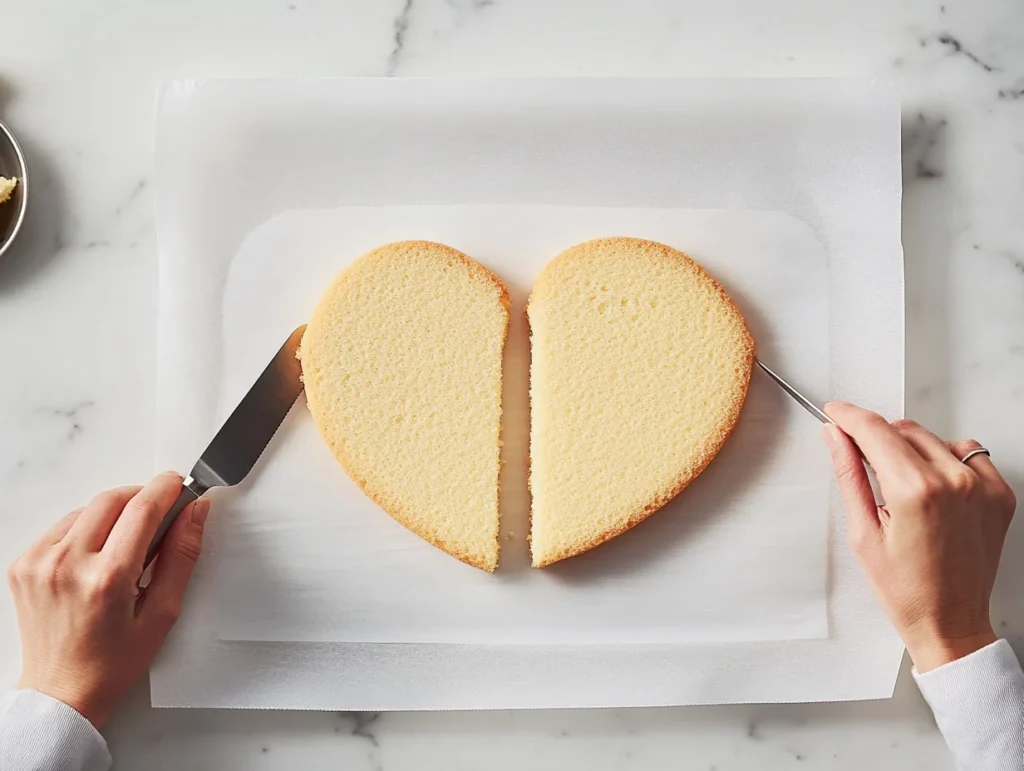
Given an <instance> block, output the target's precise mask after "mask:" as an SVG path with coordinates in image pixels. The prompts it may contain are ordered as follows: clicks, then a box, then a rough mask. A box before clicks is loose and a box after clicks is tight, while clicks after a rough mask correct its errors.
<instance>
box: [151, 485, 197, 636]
mask: <svg viewBox="0 0 1024 771" xmlns="http://www.w3.org/2000/svg"><path fill="white" fill-rule="evenodd" d="M209 513H210V501H209V499H208V498H200V499H199V500H198V501H196V502H195V503H193V504H192V505H191V506H189V507H188V508H186V509H185V510H184V511H183V512H181V514H180V515H179V516H178V518H177V519H176V520H175V521H174V524H173V525H171V529H170V530H169V531H168V532H167V538H166V539H165V540H164V543H163V545H162V546H161V547H160V554H159V555H158V556H157V558H156V565H154V567H153V580H152V581H150V583H149V586H148V587H146V595H145V600H144V601H143V603H142V607H141V608H140V611H139V617H140V619H141V620H142V622H143V623H144V624H147V625H149V624H153V625H155V626H157V627H158V628H160V629H161V632H162V634H166V633H167V632H168V631H170V628H171V627H172V626H173V625H174V622H175V621H177V620H178V616H180V615H181V604H182V600H183V599H184V597H185V589H186V588H188V582H189V579H190V578H191V577H192V570H193V568H195V566H196V561H197V560H198V559H199V553H200V551H201V550H202V547H203V528H204V526H205V525H206V516H207V515H208V514H209Z"/></svg>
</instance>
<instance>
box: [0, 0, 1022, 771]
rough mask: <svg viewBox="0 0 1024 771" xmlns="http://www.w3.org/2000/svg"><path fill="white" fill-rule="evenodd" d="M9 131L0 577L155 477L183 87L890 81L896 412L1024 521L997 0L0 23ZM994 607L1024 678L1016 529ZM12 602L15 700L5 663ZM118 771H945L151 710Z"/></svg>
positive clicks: (861, 707)
mask: <svg viewBox="0 0 1024 771" xmlns="http://www.w3.org/2000/svg"><path fill="white" fill-rule="evenodd" d="M0 18H3V19H4V27H5V29H8V28H9V29H11V30H16V31H17V34H14V35H9V36H6V37H5V40H4V43H3V48H4V56H3V57H2V59H0V114H2V115H3V118H4V120H5V122H7V123H9V124H10V125H11V127H12V128H13V129H14V130H15V131H16V133H17V134H18V135H19V137H20V138H21V140H22V142H23V144H24V145H25V150H26V153H27V155H28V161H29V164H30V165H31V168H32V173H33V190H32V201H31V206H30V212H29V218H28V221H27V222H26V228H25V231H23V235H22V237H21V238H20V239H19V243H18V244H17V245H16V247H15V249H14V250H12V251H11V252H9V253H8V254H7V255H5V257H4V258H3V259H2V260H0V354H2V357H3V361H4V366H3V367H2V368H0V373H2V376H0V479H2V480H3V481H4V483H5V484H4V487H5V494H4V497H3V501H2V503H0V517H2V525H0V527H2V533H3V538H0V561H3V562H4V563H7V562H9V561H10V560H11V559H13V557H14V556H15V555H16V554H17V553H18V552H19V551H21V550H22V549H23V548H24V547H25V546H26V545H27V544H28V543H29V542H30V540H31V539H32V538H33V537H35V535H37V534H38V533H39V532H40V531H41V530H42V529H43V527H44V526H45V525H47V524H48V523H49V522H50V521H52V520H54V519H56V518H57V517H58V516H60V515H62V514H63V513H65V512H66V511H68V510H70V509H72V508H74V507H75V506H77V505H81V504H82V503H84V502H85V501H86V500H87V499H88V498H89V497H90V496H91V495H92V494H93V493H94V492H95V491H96V490H97V489H99V488H102V487H109V486H113V485H117V484H125V483H129V482H136V481H142V480H144V479H145V478H147V476H148V475H149V474H150V472H151V471H152V469H151V463H150V457H151V449H152V447H151V445H152V441H151V435H152V425H153V416H152V403H153V366H154V363H155V355H154V351H153V346H154V344H155V323H156V308H155V299H156V259H155V258H156V239H155V235H154V230H153V218H152V214H151V211H152V198H151V196H152V191H151V189H150V185H149V174H150V166H151V157H150V155H151V149H152V130H153V120H152V118H153V104H154V99H153V92H154V88H155V87H156V85H157V84H158V83H159V82H160V81H162V80H164V79H167V78H170V77H177V76H205V75H209V76H216V75H220V76H303V75H305V76H308V75H382V74H386V75H398V76H425V75H451V76H460V75H463V76H464V75H471V76H486V75H494V76H503V75H506V76H507V75H556V74H557V75H644V76H657V75H690V76H727V77H734V76H735V77H741V76H781V77H785V76H816V75H817V76H823V75H829V76H837V75H838V76H842V75H850V76H884V77H889V78H892V79H893V80H894V81H895V82H896V83H897V85H898V87H899V89H900V91H901V94H902V96H903V99H904V125H903V138H904V184H905V192H904V203H903V215H904V246H905V251H906V282H907V343H908V344H907V348H908V361H907V393H908V404H907V411H908V413H909V414H910V415H911V416H912V417H915V418H918V419H920V420H922V421H924V422H926V423H928V424H929V425H931V426H933V427H934V428H935V429H936V430H937V431H939V432H940V433H942V434H943V435H945V436H948V437H950V438H964V437H976V438H978V439H980V440H982V441H983V442H984V443H985V444H986V445H987V446H988V447H990V448H991V449H992V451H993V455H994V457H995V458H996V460H997V461H998V462H999V464H1000V466H1001V467H1002V468H1003V469H1004V470H1005V471H1006V473H1007V475H1008V476H1009V477H1010V479H1011V481H1012V482H1013V484H1014V485H1015V486H1016V488H1017V490H1018V492H1019V493H1020V494H1021V497H1022V498H1024V443H1022V441H1021V439H1020V436H1021V434H1022V431H1021V429H1022V428H1024V216H1022V212H1024V208H1022V196H1024V188H1022V186H1021V179H1024V7H1022V6H1021V5H1020V4H1016V3H1008V2H1004V1H1002V0H948V1H947V2H945V3H942V2H934V3H929V2H925V1H923V0H859V1H858V2H854V1H853V0H844V1H843V2H838V3H803V2H798V1H797V0H780V2H776V3H771V4H765V3H759V2H756V0H737V2H734V3H709V2H706V0H639V1H638V2H630V3H626V2H617V1H615V0H562V2H559V3H551V2H548V1H547V0H517V1H515V2H513V0H497V2H494V0H388V1H387V2H377V1H376V0H346V2H337V3H319V2H314V1H313V0H251V2H247V3H245V4H244V5H239V4H237V3H232V2H230V0H181V2H178V3H161V4H157V3H120V2H117V1H116V0H90V1H89V2H71V1H70V0H38V2H35V3H17V2H14V0H0ZM1007 550H1008V555H1009V558H1008V559H1007V560H1006V561H1005V564H1004V569H1003V571H1002V573H1001V577H1000V583H999V586H998V587H997V593H996V598H995V603H996V611H995V612H996V620H997V624H998V628H999V630H1000V632H1001V633H1002V634H1004V635H1005V636H1007V637H1008V638H1009V639H1010V640H1011V642H1013V643H1014V645H1015V646H1016V647H1017V650H1018V653H1024V604H1022V602H1021V600H1020V597H1021V596H1022V591H1021V588H1022V587H1024V526H1022V525H1021V523H1020V522H1018V523H1017V524H1016V525H1015V526H1014V528H1013V529H1012V530H1011V533H1010V537H1009V541H1008V544H1007ZM17 651H18V644H17V636H16V632H15V629H14V624H13V610H12V608H11V606H10V602H9V600H8V599H7V597H6V595H5V596H4V597H3V599H2V600H0V679H2V680H3V681H4V682H12V681H13V680H14V678H15V676H16V672H17V667H18V656H17ZM147 704H148V700H147V693H146V689H145V688H144V687H140V688H139V689H138V690H137V691H136V692H135V693H134V694H133V695H132V697H131V699H130V700H129V703H128V704H126V705H125V707H124V709H122V710H121V711H120V712H119V714H118V715H117V716H116V718H115V720H114V721H113V723H112V725H111V726H110V729H109V732H108V733H109V736H110V741H111V746H112V749H113V751H114V753H115V756H116V757H117V759H118V767H119V768H141V767H145V768H150V769H157V770H159V769H180V768H204V769H205V768H210V769H213V768H225V767H238V768H242V767H244V768H255V769H261V768H266V769H270V768H275V769H276V768H282V767H288V766H294V767H296V768H303V769H321V768H322V769H339V768H346V769H353V770H357V771H364V770H370V769H383V770H386V771H401V769H431V768H438V769H446V770H450V769H461V768H465V769H476V768H480V767H482V766H484V765H486V766H487V767H489V768H494V769H497V770H498V771H503V770H504V769H509V771H511V770H512V769H519V768H522V767H524V766H529V767H538V766H539V767H545V768H548V767H562V768H566V767H568V768H572V767H586V768H591V769H620V768H621V769H629V768H638V769H641V768H643V769H646V768H663V767H674V768H675V767H678V768H687V769H689V768H693V769H707V770H709V771H710V770H711V769H715V770H716V771H727V770H736V769H790V768H815V769H819V768H820V769H862V768H865V767H872V768H876V769H879V771H886V770H887V769H893V771H896V769H900V770H902V769H940V770H941V769H949V768H952V766H951V763H950V761H949V758H948V756H947V754H946V752H945V748H944V746H943V743H942V740H941V737H939V736H938V734H937V733H936V731H935V728H934V724H933V722H932V720H931V717H930V715H929V714H928V712H927V709H926V708H925V706H924V704H923V702H922V701H921V699H920V697H919V696H918V695H917V693H916V690H915V688H914V686H913V683H912V682H910V680H909V678H908V677H907V676H906V673H905V674H904V677H902V678H901V680H900V683H899V684H898V686H897V692H896V697H895V698H894V699H893V700H891V701H887V702H878V703H859V704H834V705H782V706H771V705H759V706H750V707H742V706H738V707H713V708H681V709H657V710H622V711H616V710H601V711H585V712H573V711H555V712H535V713H508V712H493V713H429V714H385V715H351V714H323V713H312V712H305V713H274V712H215V711H209V710H196V711H192V710H183V711H174V710H168V711H163V710H152V709H150V708H149V707H148V706H147Z"/></svg>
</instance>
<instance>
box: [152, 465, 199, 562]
mask: <svg viewBox="0 0 1024 771" xmlns="http://www.w3.org/2000/svg"><path fill="white" fill-rule="evenodd" d="M205 492H206V488H204V487H202V486H201V485H200V484H199V483H198V482H196V480H194V479H193V478H192V477H191V476H190V477H188V478H187V479H186V480H185V482H184V484H183V485H182V487H181V492H180V493H179V494H178V500H176V501H175V502H174V505H173V506H171V508H169V509H168V510H167V513H166V514H164V518H163V520H162V521H161V522H160V527H158V528H157V529H156V533H155V534H154V535H153V540H152V541H150V542H149V548H148V549H146V561H145V562H143V563H142V569H143V570H145V569H146V568H148V567H149V563H150V562H152V561H153V558H154V557H156V555H157V552H159V551H160V544H161V543H163V540H164V536H165V535H167V531H168V530H170V529H171V525H173V524H174V520H176V519H177V518H178V515H179V514H181V512H182V511H183V510H184V508H185V507H186V506H188V505H189V504H190V503H192V502H193V501H198V500H199V498H200V497H201V496H202V494H203V493H205Z"/></svg>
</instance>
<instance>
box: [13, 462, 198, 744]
mask: <svg viewBox="0 0 1024 771" xmlns="http://www.w3.org/2000/svg"><path fill="white" fill-rule="evenodd" d="M181 484H182V479H181V477H180V476H179V475H177V474H175V473H170V472H169V473H166V474H161V475H160V476H158V477H156V478H154V479H153V480H152V481H151V482H150V483H149V484H148V485H146V486H145V487H119V488H117V489H115V490H108V491H106V492H104V493H100V494H99V495H97V496H96V497H95V498H93V500H92V501H91V502H90V503H89V505H88V506H85V507H84V508H81V509H77V510H75V511H73V512H71V513H70V514H68V515H67V516H66V517H64V519H62V520H60V522H58V523H57V524H56V525H54V526H53V527H52V528H50V530H48V531H47V532H46V533H45V534H44V535H43V537H42V538H40V539H39V540H38V541H37V542H36V543H35V544H34V545H33V546H31V547H30V548H29V550H28V551H26V552H25V553H24V554H23V555H22V556H21V557H19V558H18V559H17V560H16V561H15V562H14V564H13V565H11V567H10V569H9V570H8V582H9V583H10V586H11V592H12V593H13V595H14V605H15V609H16V611H17V615H18V627H19V629H20V630H21V649H22V672H21V679H20V680H19V682H18V687H19V688H32V689H35V690H37V691H40V692H41V693H45V694H46V695H48V696H52V697H54V698H55V699H59V700H60V701H63V702H64V703H65V704H68V705H69V706H71V707H73V708H74V709H75V710H77V711H78V712H79V713H81V714H82V715H84V716H85V717H86V718H88V720H89V721H90V722H92V724H93V725H95V726H96V727H97V728H99V727H100V726H102V725H103V723H104V722H105V721H106V720H107V718H108V717H109V716H110V713H111V712H112V711H113V709H114V706H115V705H116V704H117V702H118V701H119V700H120V699H121V697H122V696H123V695H124V694H125V692H127V690H128V689H129V688H130V687H131V685H132V684H133V683H134V682H135V681H136V680H138V679H139V677H141V676H142V674H143V673H144V672H145V671H146V670H147V669H148V668H149V665H150V663H151V662H152V661H153V659H154V658H155V657H156V654H157V651H158V650H159V649H160V646H161V645H162V644H163V641H164V638H165V637H166V636H167V633H168V632H169V631H170V629H171V627H172V626H173V625H174V622H175V621H176V620H177V618H178V615H179V613H180V612H181V602H182V597H183V596H184V594H185V587H186V586H187V585H188V580H189V577H190V576H191V575H192V568H193V567H194V566H195V563H196V559H197V558H198V557H199V550H200V548H201V546H202V537H203V525H204V523H205V520H206V515H207V514H208V513H209V510H210V503H209V501H208V500H206V499H200V500H199V501H197V502H196V503H194V504H192V505H190V506H189V507H187V508H186V509H185V510H184V511H183V512H182V513H181V515H180V516H179V517H178V518H177V520H176V521H175V522H174V525H173V526H172V527H171V529H170V531H169V532H168V534H167V538H166V540H165V541H164V543H163V546H162V547H161V549H160V554H159V556H158V557H157V560H156V563H155V564H154V566H153V567H154V572H153V576H152V581H150V583H149V585H148V586H147V587H146V588H145V589H141V590H140V589H139V588H138V580H139V578H140V576H141V575H142V570H143V560H144V559H145V555H146V548H147V547H148V546H149V542H150V540H151V539H152V537H153V534H154V533H155V532H156V529H157V527H158V526H159V524H160V521H161V519H162V518H163V515H164V514H165V513H166V512H167V511H168V510H169V509H170V508H171V505H172V504H173V503H174V501H175V500H176V499H177V497H178V494H179V493H180V492H181Z"/></svg>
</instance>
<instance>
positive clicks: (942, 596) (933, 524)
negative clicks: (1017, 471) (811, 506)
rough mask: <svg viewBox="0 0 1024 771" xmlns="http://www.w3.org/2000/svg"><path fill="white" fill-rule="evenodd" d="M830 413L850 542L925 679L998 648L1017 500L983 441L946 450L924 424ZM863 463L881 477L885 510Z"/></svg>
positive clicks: (830, 408)
mask: <svg viewBox="0 0 1024 771" xmlns="http://www.w3.org/2000/svg"><path fill="white" fill-rule="evenodd" d="M825 411H826V412H827V413H828V414H829V416H830V417H831V418H832V419H833V420H835V421H836V423H837V424H838V425H839V428H840V429H842V430H841V431H840V430H837V429H836V427H835V426H831V425H826V426H825V437H826V441H827V443H828V445H829V450H830V452H831V454H832V461H833V464H834V465H835V471H836V477H837V479H838V480H839V489H840V491H841V492H842V495H843V499H844V501H845V503H846V509H847V523H848V524H847V532H848V535H849V540H850V545H851V547H852V548H853V551H854V553H855V554H856V555H857V557H858V559H859V560H860V563H861V565H862V566H863V567H864V569H865V571H866V572H867V574H868V578H869V580H870V581H871V584H872V585H873V586H874V589H875V592H876V593H877V595H878V597H879V598H880V600H881V601H882V604H883V605H884V606H885V609H886V611H888V613H889V617H890V618H891V619H892V622H893V624H894V625H895V626H896V630H897V631H898V632H899V634H900V636H901V637H902V638H903V641H904V643H905V644H906V646H907V650H908V651H909V652H910V657H911V659H913V661H914V666H915V667H916V668H917V670H918V671H919V672H927V671H928V670H931V669H935V668H936V667H939V666H941V665H943V664H946V663H949V662H950V661H954V660H956V659H958V658H961V657H962V656H966V655H967V654H969V653H973V652H974V651H976V650H979V649H980V648H983V647H985V646H986V645H988V644H989V643H992V642H995V640H996V635H995V632H994V631H993V629H992V622H991V619H990V616H989V599H990V597H991V595H992V587H993V585H994V584H995V580H996V571H997V569H998V567H999V558H1000V555H1001V553H1002V550H1003V542H1004V540H1005V538H1006V532H1007V530H1008V529H1009V527H1010V520H1011V519H1012V518H1013V513H1014V509H1015V508H1016V505H1017V502H1016V498H1015V497H1014V494H1013V490H1012V489H1010V486H1009V485H1008V484H1007V483H1006V481H1005V480H1004V479H1003V477H1002V476H1001V475H1000V474H999V472H998V471H997V470H996V467H995V466H994V465H993V463H992V461H991V460H990V459H989V458H988V457H986V456H984V455H976V456H974V457H973V458H971V459H970V461H969V462H968V464H964V463H961V462H960V458H962V457H964V456H965V455H966V454H967V453H968V452H970V451H972V450H975V449H978V448H979V447H981V445H979V444H978V443H977V442H974V441H964V442H954V443H952V444H947V443H946V442H944V441H942V440H941V439H939V438H938V437H937V436H935V434H933V433H931V432H930V431H928V430H926V429H924V428H922V427H921V426H919V425H918V424H917V423H914V422H912V421H908V420H899V421H896V422H895V423H892V424H890V423H888V422H887V421H886V420H885V419H884V418H882V417H881V416H879V415H876V414H875V413H873V412H869V411H867V410H864V409H861V408H860V407H857V406H855V405H852V404H843V403H835V404H829V405H827V406H826V408H825ZM858 448H859V449H858ZM861 453H863V458H864V459H866V460H867V462H868V463H870V464H871V467H872V468H873V469H874V471H875V474H876V476H877V478H878V486H879V488H880V490H881V493H882V498H883V499H884V501H885V503H884V505H881V506H879V505H877V504H876V502H875V496H874V493H873V492H872V490H871V484H870V482H869V481H868V476H867V472H866V471H865V468H864V463H863V459H862V457H861Z"/></svg>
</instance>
